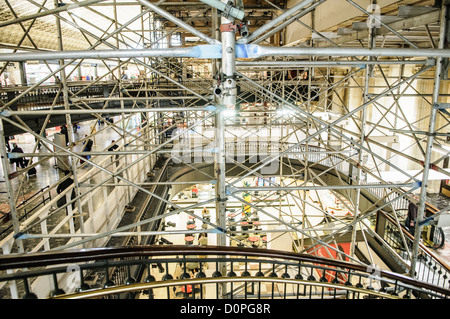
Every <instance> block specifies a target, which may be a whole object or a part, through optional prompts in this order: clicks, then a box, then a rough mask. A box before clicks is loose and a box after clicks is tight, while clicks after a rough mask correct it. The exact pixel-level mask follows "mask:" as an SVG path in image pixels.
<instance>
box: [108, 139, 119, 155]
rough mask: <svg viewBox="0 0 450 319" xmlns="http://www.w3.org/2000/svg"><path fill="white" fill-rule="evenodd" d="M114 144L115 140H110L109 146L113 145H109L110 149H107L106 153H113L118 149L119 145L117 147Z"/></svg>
mask: <svg viewBox="0 0 450 319" xmlns="http://www.w3.org/2000/svg"><path fill="white" fill-rule="evenodd" d="M115 143H116V141H115V140H112V142H111V144H113V145H111V147H110V148H108V151H110V152H112V151H115V150H116V149H118V148H119V145H117V144H115Z"/></svg>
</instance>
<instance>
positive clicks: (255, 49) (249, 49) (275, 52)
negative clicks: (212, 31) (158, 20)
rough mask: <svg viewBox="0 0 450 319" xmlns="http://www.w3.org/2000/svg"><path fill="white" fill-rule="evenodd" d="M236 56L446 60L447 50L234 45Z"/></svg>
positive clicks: (448, 52) (449, 53)
mask: <svg viewBox="0 0 450 319" xmlns="http://www.w3.org/2000/svg"><path fill="white" fill-rule="evenodd" d="M236 56H237V57H238V58H247V59H254V58H261V57H273V56H334V57H351V56H364V57H367V56H376V57H427V58H438V57H442V58H448V57H450V50H448V49H409V48H345V47H337V48H335V47H332V48H315V47H306V48H298V47H289V48H285V47H271V46H262V45H256V44H246V45H242V44H241V45H236Z"/></svg>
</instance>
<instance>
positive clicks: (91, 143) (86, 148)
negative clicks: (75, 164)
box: [80, 135, 94, 164]
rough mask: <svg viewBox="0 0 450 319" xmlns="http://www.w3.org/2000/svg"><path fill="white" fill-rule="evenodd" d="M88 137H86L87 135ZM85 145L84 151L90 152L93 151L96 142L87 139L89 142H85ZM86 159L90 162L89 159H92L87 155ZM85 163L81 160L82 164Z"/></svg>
mask: <svg viewBox="0 0 450 319" xmlns="http://www.w3.org/2000/svg"><path fill="white" fill-rule="evenodd" d="M85 136H86V135H85ZM83 144H85V146H84V149H83V152H90V151H91V150H92V145H94V141H93V140H92V139H87V140H85V141H84V142H83ZM83 157H84V158H85V159H87V160H89V159H91V156H90V155H86V156H83ZM83 163H84V161H83V160H80V164H83Z"/></svg>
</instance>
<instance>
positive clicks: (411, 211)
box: [405, 202, 418, 234]
mask: <svg viewBox="0 0 450 319" xmlns="http://www.w3.org/2000/svg"><path fill="white" fill-rule="evenodd" d="M417 211H418V207H417V205H416V204H414V203H412V202H411V203H409V205H408V215H407V217H406V220H405V226H406V228H407V229H408V230H409V232H410V233H411V234H414V231H415V226H416V219H417Z"/></svg>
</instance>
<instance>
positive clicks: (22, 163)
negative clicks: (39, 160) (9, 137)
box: [11, 143, 26, 168]
mask: <svg viewBox="0 0 450 319" xmlns="http://www.w3.org/2000/svg"><path fill="white" fill-rule="evenodd" d="M11 153H23V150H22V149H21V148H20V147H19V146H17V144H16V143H13V149H12V150H11ZM13 164H16V165H17V167H19V166H20V167H21V168H25V167H26V165H25V159H24V158H23V157H18V158H14V159H13Z"/></svg>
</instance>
